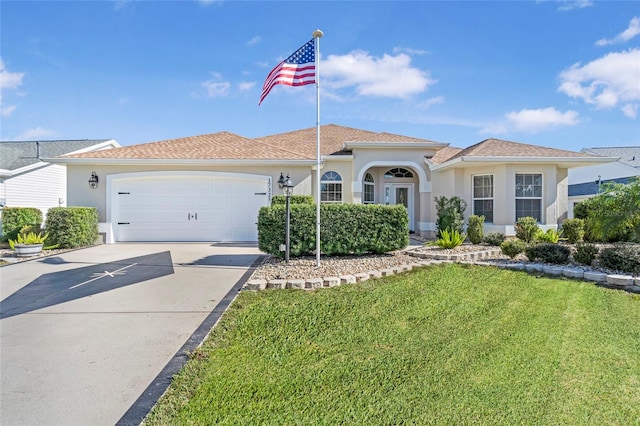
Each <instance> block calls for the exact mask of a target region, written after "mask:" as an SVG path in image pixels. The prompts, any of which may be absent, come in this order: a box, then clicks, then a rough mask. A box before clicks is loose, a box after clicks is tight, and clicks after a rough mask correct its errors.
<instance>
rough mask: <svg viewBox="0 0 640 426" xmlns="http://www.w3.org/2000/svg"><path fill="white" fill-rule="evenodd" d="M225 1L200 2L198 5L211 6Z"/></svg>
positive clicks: (201, 0) (200, 0)
mask: <svg viewBox="0 0 640 426" xmlns="http://www.w3.org/2000/svg"><path fill="white" fill-rule="evenodd" d="M222 2H223V0H198V3H200V4H201V5H203V6H209V5H211V4H222Z"/></svg>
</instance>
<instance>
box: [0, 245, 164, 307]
mask: <svg viewBox="0 0 640 426" xmlns="http://www.w3.org/2000/svg"><path fill="white" fill-rule="evenodd" d="M47 263H49V262H47ZM50 263H56V262H50ZM62 263H64V261H63V262H62ZM173 273H174V271H173V262H172V260H171V252H169V251H164V252H159V253H154V254H148V255H145V256H138V257H131V258H128V259H122V260H117V261H114V262H109V263H102V264H97V265H91V266H85V267H82V268H76V269H71V270H67V271H60V272H54V273H50V274H44V275H41V276H39V277H38V278H36V279H35V280H33V281H32V282H30V283H29V284H27V285H26V286H24V287H22V288H21V289H20V290H18V291H16V292H15V293H13V294H12V295H10V296H9V297H7V298H5V299H4V300H3V301H1V302H0V319H4V318H9V317H12V316H15V315H20V314H24V313H27V312H31V311H35V310H37V309H42V308H46V307H49V306H53V305H58V304H60V303H65V302H69V301H72V300H76V299H80V298H82V297H87V296H92V295H94V294H98V293H102V292H105V291H109V290H113V289H116V288H120V287H125V286H128V285H131V284H137V283H140V282H143V281H147V280H151V279H154V278H159V277H162V276H165V275H171V274H173Z"/></svg>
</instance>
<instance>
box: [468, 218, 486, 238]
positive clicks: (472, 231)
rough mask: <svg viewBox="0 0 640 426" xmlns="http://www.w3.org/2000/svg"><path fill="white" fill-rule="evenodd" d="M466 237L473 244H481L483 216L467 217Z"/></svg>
mask: <svg viewBox="0 0 640 426" xmlns="http://www.w3.org/2000/svg"><path fill="white" fill-rule="evenodd" d="M467 236H468V237H469V241H471V242H472V243H473V244H480V243H481V242H482V237H484V216H476V215H475V214H472V215H471V216H469V223H468V224H467Z"/></svg>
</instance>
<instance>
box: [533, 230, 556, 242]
mask: <svg viewBox="0 0 640 426" xmlns="http://www.w3.org/2000/svg"><path fill="white" fill-rule="evenodd" d="M560 234H561V233H559V232H558V231H556V230H555V229H547V231H546V232H544V231H543V230H542V229H538V232H537V233H536V238H535V241H540V242H543V243H557V242H558V241H560Z"/></svg>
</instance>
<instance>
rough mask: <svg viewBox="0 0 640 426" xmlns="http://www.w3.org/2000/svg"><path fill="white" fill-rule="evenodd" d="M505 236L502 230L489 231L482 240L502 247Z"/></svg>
mask: <svg viewBox="0 0 640 426" xmlns="http://www.w3.org/2000/svg"><path fill="white" fill-rule="evenodd" d="M505 238H506V237H505V235H504V234H502V233H500V232H489V233H488V234H486V235H485V236H484V238H482V242H483V243H485V244H488V245H490V246H496V247H500V244H502V242H503V241H504V240H505Z"/></svg>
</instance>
